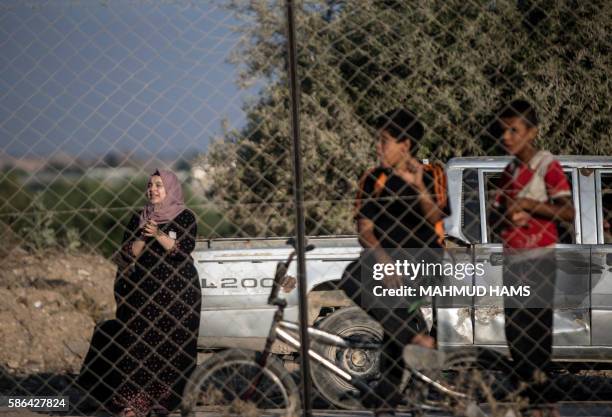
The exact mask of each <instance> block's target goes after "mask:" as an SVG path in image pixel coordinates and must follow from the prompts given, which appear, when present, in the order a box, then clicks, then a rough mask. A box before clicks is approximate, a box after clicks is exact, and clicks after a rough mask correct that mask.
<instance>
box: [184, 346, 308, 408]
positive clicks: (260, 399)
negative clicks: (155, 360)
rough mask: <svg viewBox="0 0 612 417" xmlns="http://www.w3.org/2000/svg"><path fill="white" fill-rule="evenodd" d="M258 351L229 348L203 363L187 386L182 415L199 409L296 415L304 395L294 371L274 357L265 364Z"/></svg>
mask: <svg viewBox="0 0 612 417" xmlns="http://www.w3.org/2000/svg"><path fill="white" fill-rule="evenodd" d="M257 355H258V353H257V352H253V351H248V350H242V349H228V350H225V351H223V352H219V353H216V354H215V355H213V357H211V358H210V359H208V360H206V361H204V362H203V363H202V364H200V365H199V366H198V367H197V368H196V370H195V371H194V372H193V374H192V375H191V377H190V378H189V381H188V382H187V384H186V386H185V391H184V393H183V401H182V404H181V415H182V416H183V417H193V416H194V415H195V411H196V409H197V410H198V411H216V412H221V413H223V415H226V414H227V415H238V416H242V415H250V414H253V415H263V414H272V415H275V416H287V417H290V416H293V415H296V414H297V412H298V411H299V410H300V397H299V392H298V389H297V386H296V385H295V382H294V381H293V379H292V378H291V375H290V374H289V372H288V371H287V370H286V369H285V368H284V367H283V365H282V364H281V363H280V362H279V361H278V360H277V359H276V358H274V357H270V358H269V359H268V363H267V365H266V366H265V367H263V368H262V367H261V366H259V365H258V364H257V362H256V358H257Z"/></svg>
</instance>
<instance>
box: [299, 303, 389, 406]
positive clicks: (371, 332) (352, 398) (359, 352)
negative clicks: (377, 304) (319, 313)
mask: <svg viewBox="0 0 612 417" xmlns="http://www.w3.org/2000/svg"><path fill="white" fill-rule="evenodd" d="M318 328H319V329H321V330H324V331H326V332H329V333H332V334H336V335H338V336H342V337H349V336H351V337H358V338H359V339H361V340H364V341H368V342H379V343H380V342H381V341H382V337H383V331H382V327H381V326H380V324H379V323H378V322H376V321H375V320H374V319H372V318H371V317H370V316H369V315H368V314H367V313H366V312H365V311H363V310H362V309H361V308H359V307H347V308H342V309H340V310H337V311H335V312H333V313H332V314H330V315H329V316H327V317H326V318H325V319H324V320H322V321H321V323H320V324H319V326H318ZM312 349H313V350H315V351H316V352H319V353H321V354H322V355H323V356H324V357H325V358H326V359H328V360H330V361H331V362H333V363H335V364H336V365H337V366H339V367H340V368H342V369H344V370H345V371H347V372H348V373H349V374H351V375H355V376H358V377H359V378H361V379H365V380H371V379H376V378H378V376H379V373H380V370H379V366H380V365H379V361H380V352H379V351H378V350H371V349H346V348H341V347H337V346H331V345H326V344H323V343H320V342H317V341H314V340H313V342H312ZM311 364H312V365H311V375H312V381H313V383H314V385H315V387H316V388H317V390H318V391H319V393H320V394H321V396H322V397H323V398H324V399H325V400H327V401H328V402H329V403H331V404H333V405H335V406H336V407H339V408H343V409H348V410H356V409H361V408H363V406H362V405H361V402H360V401H359V392H358V391H357V390H356V389H355V387H353V386H352V385H350V384H349V383H347V382H345V381H344V380H342V379H341V378H339V377H338V376H336V375H334V374H333V373H332V372H331V371H329V370H327V369H326V368H325V367H323V366H321V365H318V364H316V363H315V362H314V361H311Z"/></svg>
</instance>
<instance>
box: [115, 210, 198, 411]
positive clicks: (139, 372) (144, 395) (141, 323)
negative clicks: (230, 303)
mask: <svg viewBox="0 0 612 417" xmlns="http://www.w3.org/2000/svg"><path fill="white" fill-rule="evenodd" d="M138 221H139V217H138V215H134V216H133V217H132V219H131V220H130V222H129V224H128V230H127V231H126V233H125V236H124V242H123V246H122V254H123V255H124V256H131V253H132V252H131V246H132V244H133V242H134V241H135V240H136V239H137V238H139V237H138V236H139V233H140V231H139V229H138ZM159 230H160V231H161V232H163V233H165V234H166V235H168V236H170V237H171V238H175V239H176V243H175V245H174V247H173V249H172V250H171V251H167V250H166V249H164V247H163V246H161V245H160V244H159V242H157V240H155V238H145V239H146V240H145V248H144V250H143V252H142V253H141V255H140V256H139V257H138V258H137V259H136V260H135V262H134V263H133V264H132V265H131V266H130V267H128V268H126V269H124V270H123V271H122V272H123V273H121V272H120V273H119V274H118V275H117V279H116V281H115V298H116V302H117V321H118V322H119V324H120V326H119V327H120V331H119V335H118V341H119V345H120V346H121V350H122V351H123V354H122V355H120V357H119V359H118V361H117V363H116V364H115V366H116V369H117V370H118V371H119V372H118V373H119V374H120V375H121V378H120V380H119V381H118V383H117V385H116V389H115V390H114V395H113V398H112V402H111V404H112V406H113V407H116V408H123V407H132V408H133V409H134V410H135V411H136V412H137V413H138V414H143V415H145V414H146V413H147V412H148V411H149V410H150V409H151V408H152V407H159V406H161V407H164V408H166V409H167V410H169V411H171V410H174V409H175V408H177V406H178V405H179V404H180V400H181V396H182V392H183V388H184V386H185V382H186V380H187V378H188V377H189V375H190V374H191V372H192V371H193V369H194V367H195V365H196V357H197V338H198V329H199V325H200V307H201V302H202V295H201V289H200V282H199V279H198V272H197V270H196V268H195V266H194V262H193V259H192V257H191V255H190V254H191V252H192V251H193V250H194V247H195V238H196V233H197V225H196V219H195V216H194V214H193V213H192V212H191V211H189V210H183V211H182V212H181V213H179V214H178V215H177V216H176V217H175V218H174V219H173V220H172V221H170V222H168V223H164V224H160V225H159Z"/></svg>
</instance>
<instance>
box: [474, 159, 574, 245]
mask: <svg viewBox="0 0 612 417" xmlns="http://www.w3.org/2000/svg"><path fill="white" fill-rule="evenodd" d="M501 176H502V173H501V172H484V188H485V198H486V207H487V210H488V211H489V212H490V211H491V210H492V205H493V202H494V201H495V196H496V195H497V191H498V189H499V183H500V181H501ZM565 177H566V178H567V181H568V182H569V184H570V189H571V186H572V173H571V171H565ZM572 198H573V189H572ZM495 219H496V216H495V215H493V216H491V215H487V227H486V229H487V238H488V242H489V243H502V240H501V236H500V234H499V230H494V229H495V228H492V227H491V225H490V224H489V222H491V221H495ZM557 231H558V233H559V243H569V244H571V243H576V233H575V231H574V225H570V224H567V223H563V222H557Z"/></svg>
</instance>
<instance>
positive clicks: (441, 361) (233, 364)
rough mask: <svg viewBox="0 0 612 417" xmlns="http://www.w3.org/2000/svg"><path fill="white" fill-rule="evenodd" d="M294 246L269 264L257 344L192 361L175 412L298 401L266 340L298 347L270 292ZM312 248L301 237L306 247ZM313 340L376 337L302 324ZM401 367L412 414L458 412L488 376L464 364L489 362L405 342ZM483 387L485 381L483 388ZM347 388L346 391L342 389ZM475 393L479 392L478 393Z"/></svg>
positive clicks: (348, 344) (283, 406)
mask: <svg viewBox="0 0 612 417" xmlns="http://www.w3.org/2000/svg"><path fill="white" fill-rule="evenodd" d="M287 243H288V244H290V245H292V246H293V247H294V250H293V251H292V252H291V253H290V254H289V257H288V258H287V260H286V261H284V262H282V261H280V262H279V263H278V264H277V267H276V271H275V274H274V280H273V285H272V290H271V292H270V295H269V297H268V304H269V305H273V306H276V308H277V309H276V312H275V314H274V317H273V320H272V325H271V328H270V332H269V334H268V337H267V339H266V343H265V347H264V349H263V351H262V352H255V351H249V350H244V349H227V350H225V351H222V352H220V353H216V354H215V355H213V357H212V358H210V359H207V360H206V361H205V362H203V363H202V364H200V365H199V366H198V367H197V369H196V370H195V371H194V372H193V373H192V375H191V377H190V378H189V380H188V382H187V384H186V387H185V390H184V395H183V401H182V404H181V414H182V416H183V417H193V416H194V413H195V408H196V406H197V405H198V404H203V405H204V406H205V407H208V408H213V409H216V408H229V410H230V412H232V411H233V412H235V413H237V414H239V415H242V414H246V412H245V410H248V409H253V408H255V409H256V410H258V411H259V412H260V413H259V414H258V415H261V412H262V411H265V412H270V413H273V414H274V415H280V416H286V417H290V416H295V415H297V414H298V413H299V410H300V409H301V401H300V396H299V390H298V387H297V386H296V384H295V382H294V380H293V378H292V376H291V374H290V373H289V372H288V370H286V369H285V368H284V366H283V364H282V363H281V362H280V361H279V360H278V359H277V358H275V357H274V356H272V354H271V349H272V345H273V343H274V342H275V341H276V340H280V341H282V342H284V343H286V344H287V345H289V346H291V347H292V348H294V349H296V350H298V351H299V349H300V341H299V324H298V323H294V322H289V321H285V320H284V319H283V313H284V309H285V307H286V306H287V302H286V300H285V299H283V298H281V297H279V296H278V293H279V290H280V289H281V288H283V287H287V286H291V285H294V282H293V283H291V280H295V278H292V277H289V276H288V275H287V271H288V269H289V266H290V264H291V262H292V261H293V258H294V256H295V241H294V240H293V239H289V240H288V241H287ZM312 249H314V246H313V245H308V246H307V247H306V251H310V250H312ZM308 334H309V337H310V338H311V340H312V341H313V342H319V343H322V344H328V345H333V346H335V347H338V348H343V349H361V350H365V351H378V350H380V348H381V345H380V341H371V340H362V339H361V338H358V337H348V338H343V337H340V336H337V335H335V334H331V333H328V332H325V331H322V330H320V329H316V328H313V327H310V326H309V327H308ZM489 354H490V355H492V356H491V357H490V360H491V362H490V364H491V363H494V362H495V361H503V360H504V359H503V358H502V356H501V355H500V354H497V353H495V352H493V351H490V352H489ZM309 357H310V359H311V361H312V362H313V364H314V365H315V366H323V367H325V368H326V369H327V370H329V371H330V372H332V373H333V374H334V375H336V376H337V377H338V378H341V379H342V380H343V381H345V382H346V383H348V384H349V385H350V386H352V387H355V388H356V390H355V392H354V393H353V395H363V394H364V393H366V392H368V391H369V390H371V389H372V387H371V386H370V383H371V382H372V381H368V380H364V379H362V378H360V377H359V376H356V375H354V374H351V373H349V372H347V370H346V369H343V368H341V367H339V366H337V364H335V363H334V362H332V361H330V360H329V359H327V358H325V357H324V356H323V355H322V354H321V353H319V352H316V351H315V350H313V349H312V347H311V349H310V350H309ZM404 363H405V364H406V366H407V372H406V375H405V377H404V380H403V382H402V385H403V389H402V390H401V391H402V392H403V393H404V397H405V402H406V403H407V404H406V405H407V406H408V408H409V409H410V410H411V411H412V413H413V414H416V415H420V414H422V413H423V412H424V411H427V410H446V411H448V410H449V409H450V410H452V411H453V412H457V411H458V412H460V413H464V414H466V415H474V416H476V415H483V414H482V413H481V414H478V412H479V409H478V407H477V406H476V405H475V404H476V402H477V401H478V400H479V399H483V398H484V397H486V396H487V395H488V394H489V393H486V394H485V395H483V394H482V388H483V385H487V384H489V386H491V385H490V384H491V382H492V381H488V380H486V378H482V376H480V377H478V378H475V377H474V374H472V373H470V371H471V370H474V369H480V370H481V371H482V370H486V369H488V368H489V366H490V365H487V364H485V363H483V362H482V359H481V358H479V355H478V354H477V353H476V352H474V351H454V352H451V353H448V354H445V353H441V352H439V351H436V350H433V349H426V348H420V347H418V346H414V345H411V346H407V347H406V349H405V351H404ZM485 390H486V389H485ZM347 395H350V393H347ZM479 397H480V398H479Z"/></svg>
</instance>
